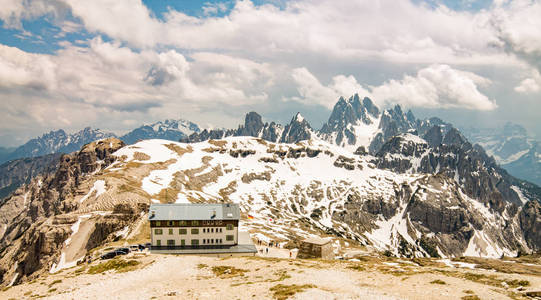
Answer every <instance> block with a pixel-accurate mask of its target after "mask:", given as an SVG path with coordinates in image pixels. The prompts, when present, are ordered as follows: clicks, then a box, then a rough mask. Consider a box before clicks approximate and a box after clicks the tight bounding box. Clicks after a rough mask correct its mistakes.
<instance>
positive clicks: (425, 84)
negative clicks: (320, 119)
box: [286, 65, 497, 110]
mask: <svg viewBox="0 0 541 300" xmlns="http://www.w3.org/2000/svg"><path fill="white" fill-rule="evenodd" d="M292 77H293V80H294V81H295V83H296V84H297V90H298V93H299V94H300V97H291V98H288V99H286V100H293V101H298V102H303V103H307V104H319V105H323V106H325V107H328V108H331V107H332V106H333V105H334V103H335V102H336V99H338V97H340V96H346V97H347V96H349V95H352V94H354V93H359V94H360V95H366V96H370V97H372V98H373V100H374V101H375V102H376V103H379V104H380V105H383V106H385V105H388V104H396V103H398V104H402V105H404V106H407V107H423V108H465V109H472V110H494V109H495V108H497V105H496V102H495V101H494V100H491V99H489V98H488V97H487V96H485V95H484V94H483V93H481V92H480V91H479V90H478V86H485V87H486V86H488V85H489V84H490V83H491V82H490V80H489V79H487V78H484V77H482V76H479V75H477V74H474V73H471V72H466V71H460V70H456V69H453V68H451V67H450V66H448V65H431V66H429V67H427V68H423V69H421V70H419V71H418V72H417V75H416V76H410V75H405V76H404V77H403V78H402V79H401V80H389V81H387V82H385V83H383V84H382V85H379V86H370V87H368V90H367V89H365V88H364V87H362V86H361V85H360V84H359V83H358V82H357V80H356V79H355V77H353V76H347V77H346V76H344V75H338V76H335V77H333V79H332V82H331V83H330V84H328V85H323V84H321V82H320V81H319V80H318V79H317V78H316V77H315V76H314V75H313V74H312V73H310V72H309V71H308V70H307V69H306V68H298V69H295V70H293V73H292Z"/></svg>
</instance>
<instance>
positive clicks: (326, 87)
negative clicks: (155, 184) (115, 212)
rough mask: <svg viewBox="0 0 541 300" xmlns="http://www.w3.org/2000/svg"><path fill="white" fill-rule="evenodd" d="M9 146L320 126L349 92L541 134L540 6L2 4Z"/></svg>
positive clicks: (324, 0) (1, 123)
mask: <svg viewBox="0 0 541 300" xmlns="http://www.w3.org/2000/svg"><path fill="white" fill-rule="evenodd" d="M0 6H1V7H2V9H1V10H0V106H1V107H0V146H4V147H11V146H17V145H20V144H23V143H24V142H26V141H27V140H28V139H30V138H33V137H36V136H40V135H41V134H43V133H45V132H48V131H50V130H55V129H60V128H62V129H64V130H66V131H68V132H75V131H78V130H80V129H82V128H84V127H86V126H91V127H93V128H100V129H103V130H106V131H113V132H115V133H123V132H126V131H128V130H131V129H133V128H136V127H139V126H140V125H142V124H148V123H152V122H155V121H159V120H164V119H170V118H173V119H180V118H182V119H187V120H190V121H193V122H195V123H197V124H199V125H200V126H201V127H203V128H216V127H228V128H230V127H237V126H238V124H240V123H241V122H242V121H243V118H244V115H245V113H247V112H249V111H257V112H258V113H259V114H261V115H262V116H263V119H264V120H265V121H278V122H280V123H282V124H286V123H288V122H289V120H290V119H291V118H292V117H293V116H294V115H295V113H296V112H301V114H303V115H304V116H305V118H306V119H307V120H308V121H309V122H310V123H311V124H312V126H313V127H315V128H321V126H322V125H323V123H324V122H325V121H326V120H327V118H328V117H329V115H330V112H331V110H332V107H333V105H334V104H335V103H336V101H337V100H338V98H339V97H340V96H344V97H346V98H347V97H349V96H351V95H353V94H355V93H358V94H359V95H360V96H368V97H370V98H371V99H372V100H373V101H374V102H375V103H376V104H377V105H378V106H380V107H381V108H387V107H391V106H394V105H396V104H400V105H401V106H402V107H403V109H404V110H407V109H411V110H412V111H413V112H414V114H416V116H418V117H421V118H426V117H432V116H437V117H440V118H442V119H444V120H446V121H448V122H451V123H453V124H454V125H455V126H457V127H470V126H472V127H496V126H502V125H503V124H504V123H506V122H513V123H517V124H520V125H522V126H524V127H525V128H526V129H527V130H528V131H529V132H530V133H531V134H532V135H535V136H537V137H541V122H540V121H539V118H540V117H541V1H530V0H515V1H508V0H495V1H488V0H480V1H475V0H457V1H450V0H443V1H442V0H351V1H350V0H341V1H335V0H292V1H287V0H268V1H265V0H257V1H250V0H242V1H240V0H239V1H197V0H190V1H184V0H182V1H181V0H145V1H141V0H123V1H118V0H116V1H115V0H93V1H78V0H22V1H21V0H19V1H16V0H0Z"/></svg>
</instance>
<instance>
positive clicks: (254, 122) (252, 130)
mask: <svg viewBox="0 0 541 300" xmlns="http://www.w3.org/2000/svg"><path fill="white" fill-rule="evenodd" d="M263 126H264V124H263V121H262V120H261V116H260V115H259V114H258V113H256V112H255V111H252V112H249V113H247V114H246V117H245V118H244V126H242V125H241V126H239V133H240V135H246V136H258V135H259V132H260V131H261V129H262V128H263Z"/></svg>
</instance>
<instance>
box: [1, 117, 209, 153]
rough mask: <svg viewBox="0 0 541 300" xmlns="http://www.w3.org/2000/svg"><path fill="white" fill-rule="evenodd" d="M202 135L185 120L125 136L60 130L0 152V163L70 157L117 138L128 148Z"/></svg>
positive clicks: (142, 129) (174, 121) (194, 126)
mask: <svg viewBox="0 0 541 300" xmlns="http://www.w3.org/2000/svg"><path fill="white" fill-rule="evenodd" d="M199 131H200V129H199V127H198V126H197V125H196V124H194V123H192V122H190V121H186V120H182V119H180V120H172V119H168V120H165V121H159V122H156V123H153V124H150V125H143V126H141V127H138V128H136V129H134V130H132V131H130V132H128V133H126V134H124V135H122V136H117V135H116V134H114V133H112V132H105V131H102V130H100V129H92V128H90V127H86V128H85V129H83V130H81V131H78V132H75V133H72V134H69V133H66V132H65V131H64V130H63V129H59V130H56V131H51V132H49V133H45V134H43V135H42V136H40V137H37V138H33V139H31V140H29V141H28V142H26V143H25V144H23V145H21V146H19V147H16V148H0V163H3V162H6V161H9V160H14V159H18V158H30V157H38V156H42V155H46V154H52V153H71V152H74V151H78V150H80V149H81V147H82V146H83V145H85V144H88V143H90V142H93V141H96V140H99V139H104V138H109V137H118V138H119V139H121V140H122V141H124V142H125V143H127V144H133V143H135V142H137V141H139V140H144V139H166V140H174V141H177V140H179V139H180V138H182V137H184V136H186V135H189V134H192V133H194V132H199Z"/></svg>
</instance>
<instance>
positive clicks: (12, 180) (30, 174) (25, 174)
mask: <svg viewBox="0 0 541 300" xmlns="http://www.w3.org/2000/svg"><path fill="white" fill-rule="evenodd" d="M60 156H61V154H48V155H44V156H39V157H33V158H21V159H16V160H12V161H10V162H7V163H4V164H2V165H1V166H0V199H2V198H4V197H7V196H9V194H11V193H12V192H13V191H15V190H16V189H18V188H19V187H20V186H21V185H23V184H26V183H30V181H31V180H32V179H33V178H34V177H36V176H38V175H45V174H49V173H52V172H55V171H56V169H57V168H58V162H59V158H60Z"/></svg>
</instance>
